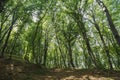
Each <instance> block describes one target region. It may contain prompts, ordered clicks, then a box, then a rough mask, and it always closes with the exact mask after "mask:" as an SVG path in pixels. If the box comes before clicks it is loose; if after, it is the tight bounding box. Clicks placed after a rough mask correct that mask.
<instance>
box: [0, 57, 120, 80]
mask: <svg viewBox="0 0 120 80" xmlns="http://www.w3.org/2000/svg"><path fill="white" fill-rule="evenodd" d="M0 80H120V71H114V70H98V69H91V70H88V69H46V68H44V67H41V66H38V65H35V64H30V63H26V62H20V61H17V60H11V61H10V60H6V59H0Z"/></svg>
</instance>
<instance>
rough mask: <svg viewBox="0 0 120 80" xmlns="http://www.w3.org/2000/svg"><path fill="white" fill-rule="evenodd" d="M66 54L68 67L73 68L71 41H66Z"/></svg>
mask: <svg viewBox="0 0 120 80" xmlns="http://www.w3.org/2000/svg"><path fill="white" fill-rule="evenodd" d="M68 54H69V60H70V65H71V66H72V67H73V68H74V67H75V65H74V63H73V58H72V57H73V55H72V48H71V41H69V40H68Z"/></svg>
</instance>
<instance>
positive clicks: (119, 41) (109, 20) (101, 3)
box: [96, 0, 120, 46]
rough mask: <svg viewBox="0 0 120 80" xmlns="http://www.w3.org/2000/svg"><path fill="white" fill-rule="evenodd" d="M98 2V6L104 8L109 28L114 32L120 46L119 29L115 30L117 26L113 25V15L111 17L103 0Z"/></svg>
mask: <svg viewBox="0 0 120 80" xmlns="http://www.w3.org/2000/svg"><path fill="white" fill-rule="evenodd" d="M96 1H97V2H98V4H99V5H100V6H101V7H102V8H103V10H104V12H105V14H106V17H107V20H108V23H109V26H110V30H111V31H112V33H113V35H114V38H115V40H116V42H117V43H118V45H119V46H120V35H119V33H118V31H117V29H116V28H115V25H114V23H113V21H112V18H111V15H110V13H109V11H108V9H107V7H106V6H105V4H104V3H103V2H102V1H101V0H96Z"/></svg>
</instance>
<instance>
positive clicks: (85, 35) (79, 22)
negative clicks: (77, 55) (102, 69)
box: [73, 13, 99, 68]
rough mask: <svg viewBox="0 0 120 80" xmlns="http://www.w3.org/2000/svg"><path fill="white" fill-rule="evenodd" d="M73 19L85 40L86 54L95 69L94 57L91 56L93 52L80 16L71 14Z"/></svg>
mask: <svg viewBox="0 0 120 80" xmlns="http://www.w3.org/2000/svg"><path fill="white" fill-rule="evenodd" d="M73 17H74V20H75V21H76V23H77V25H78V27H79V29H80V31H81V33H82V36H83V39H84V40H85V43H86V46H87V50H88V54H89V56H90V57H91V61H92V62H93V64H94V66H95V67H96V68H97V67H99V66H98V65H97V62H96V59H95V56H94V54H93V51H92V49H91V46H90V43H89V38H88V37H87V34H86V28H85V26H84V23H83V19H82V14H77V13H73Z"/></svg>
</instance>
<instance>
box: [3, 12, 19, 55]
mask: <svg viewBox="0 0 120 80" xmlns="http://www.w3.org/2000/svg"><path fill="white" fill-rule="evenodd" d="M16 21H17V17H16V18H15V13H14V14H13V17H12V24H11V26H10V28H9V32H8V35H7V38H6V40H5V44H4V45H3V48H2V51H1V57H4V51H5V49H6V47H7V44H8V40H9V37H10V34H11V31H12V29H13V25H14V24H15V22H16Z"/></svg>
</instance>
